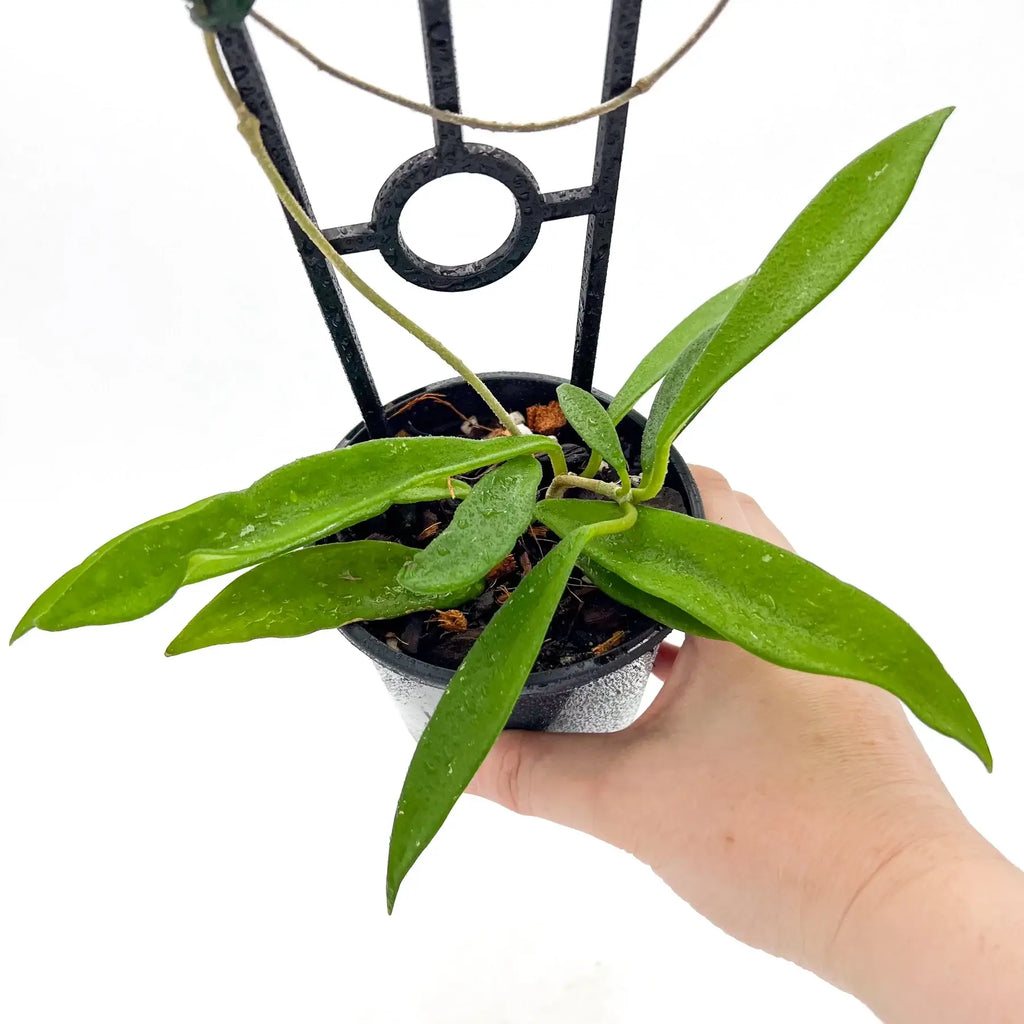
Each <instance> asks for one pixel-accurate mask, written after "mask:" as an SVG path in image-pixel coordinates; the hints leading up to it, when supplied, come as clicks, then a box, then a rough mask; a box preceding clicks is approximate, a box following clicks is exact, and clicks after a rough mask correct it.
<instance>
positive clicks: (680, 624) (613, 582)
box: [576, 551, 722, 640]
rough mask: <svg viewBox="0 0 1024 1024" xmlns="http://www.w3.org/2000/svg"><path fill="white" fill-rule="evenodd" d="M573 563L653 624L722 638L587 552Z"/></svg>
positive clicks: (717, 638) (609, 593)
mask: <svg viewBox="0 0 1024 1024" xmlns="http://www.w3.org/2000/svg"><path fill="white" fill-rule="evenodd" d="M576 564H577V565H578V566H579V567H580V568H581V569H582V570H583V571H584V572H585V573H586V574H587V577H588V578H589V579H590V581H591V582H592V583H593V584H594V586H596V587H597V588H598V589H599V590H601V591H603V592H604V593H605V594H607V595H608V596H609V597H610V598H612V599H613V600H615V601H618V602H619V604H624V605H626V606H627V607H629V608H634V609H636V611H638V612H640V613H641V614H643V615H646V616H647V617H648V618H649V619H654V621H655V622H660V623H661V624H662V625H663V626H668V627H669V628H670V629H678V630H681V631H682V632H683V633H688V634H691V635H693V636H703V637H707V638H708V639H709V640H721V639H722V638H721V637H720V636H719V635H718V634H717V633H716V632H715V631H714V630H713V629H709V628H708V627H707V626H705V625H704V623H703V622H699V621H698V620H697V619H695V618H694V617H693V616H692V615H689V614H687V613H686V612H684V611H683V610H682V609H681V608H679V607H678V606H676V605H674V604H669V602H668V601H662V600H661V598H658V597H654V596H653V595H652V594H648V593H647V591H645V590H641V589H640V588H639V587H634V586H633V585H632V584H631V583H627V582H626V581H625V580H624V579H623V578H622V577H621V576H616V575H615V573H613V572H612V571H611V570H609V569H606V568H605V567H604V566H603V565H601V563H600V562H598V561H597V560H596V559H594V558H591V557H590V556H588V555H587V553H586V551H584V552H583V554H581V555H580V557H579V558H577V559H576Z"/></svg>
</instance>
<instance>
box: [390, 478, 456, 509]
mask: <svg viewBox="0 0 1024 1024" xmlns="http://www.w3.org/2000/svg"><path fill="white" fill-rule="evenodd" d="M472 489H473V488H472V487H470V486H469V484H467V483H466V481H465V480H455V479H452V478H451V477H442V478H441V479H439V480H431V481H430V482H429V483H425V484H420V485H419V486H418V487H410V488H408V490H405V491H402V493H401V494H396V495H395V496H394V498H393V499H392V504H394V505H414V504H416V502H418V501H445V500H446V499H447V498H458V499H459V500H460V501H461V500H462V499H463V498H468V497H469V492H470V491H471V490H472Z"/></svg>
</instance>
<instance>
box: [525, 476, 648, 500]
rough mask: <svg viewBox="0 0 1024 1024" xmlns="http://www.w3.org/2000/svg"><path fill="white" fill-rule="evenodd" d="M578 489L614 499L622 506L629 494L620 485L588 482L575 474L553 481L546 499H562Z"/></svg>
mask: <svg viewBox="0 0 1024 1024" xmlns="http://www.w3.org/2000/svg"><path fill="white" fill-rule="evenodd" d="M574 487H578V488H579V489H580V490H583V491H592V492H593V493H594V494H601V495H603V496H604V497H606V498H614V499H615V500H616V501H618V502H619V503H620V504H621V503H622V502H624V501H626V499H627V497H628V494H629V492H628V491H627V492H623V490H622V488H621V487H620V486H619V485H618V484H608V483H605V482H604V481H602V480H588V479H587V478H586V477H582V476H577V475H576V474H575V473H560V474H559V475H558V476H556V477H555V479H554V480H552V481H551V485H550V486H549V487H548V489H547V492H546V493H545V495H544V497H545V498H560V497H561V496H562V495H563V494H565V492H566V491H569V490H572V488H574Z"/></svg>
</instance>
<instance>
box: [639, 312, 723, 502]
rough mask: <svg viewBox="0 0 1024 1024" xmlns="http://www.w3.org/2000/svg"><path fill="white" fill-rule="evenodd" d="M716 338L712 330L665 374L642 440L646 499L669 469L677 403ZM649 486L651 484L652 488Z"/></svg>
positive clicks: (641, 468)
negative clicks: (672, 424)
mask: <svg viewBox="0 0 1024 1024" xmlns="http://www.w3.org/2000/svg"><path fill="white" fill-rule="evenodd" d="M714 336H715V328H714V327H709V328H707V330H705V331H704V332H703V334H700V335H698V336H697V337H696V338H694V339H693V341H691V342H690V344H689V345H687V346H686V348H684V349H683V351H682V352H681V353H680V354H679V358H678V359H677V360H676V361H675V362H674V363H673V364H672V366H671V367H670V368H669V371H668V373H667V374H665V379H664V380H663V381H662V382H661V387H660V388H658V393H657V394H656V395H655V396H654V401H653V402H652V403H651V415H650V416H648V417H647V425H646V426H645V427H644V433H643V437H642V438H641V439H640V472H641V474H642V476H643V484H642V487H643V491H642V493H643V496H644V497H645V498H651V497H654V495H655V494H656V493H657V492H658V491H659V490H661V485H662V481H663V480H664V479H665V472H666V469H667V466H668V459H669V448H670V447H671V444H672V441H673V440H675V434H674V433H672V431H671V427H670V426H669V424H670V421H671V420H672V418H673V415H674V412H675V405H676V402H677V401H678V399H679V395H680V393H681V392H682V391H683V390H684V388H685V387H686V382H687V381H688V380H689V379H690V375H691V374H692V373H693V371H694V369H695V368H696V366H697V363H698V362H699V361H700V360H701V358H702V357H703V355H704V353H705V352H707V350H708V345H710V344H711V339H712V338H713V337H714ZM669 435H671V440H670V441H668V443H667V444H666V443H665V438H666V437H667V436H669ZM648 482H651V486H650V488H648Z"/></svg>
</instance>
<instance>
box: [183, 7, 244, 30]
mask: <svg viewBox="0 0 1024 1024" xmlns="http://www.w3.org/2000/svg"><path fill="white" fill-rule="evenodd" d="M254 3H255V0H193V2H192V3H191V5H190V6H191V8H192V10H191V14H192V20H193V21H194V22H195V23H196V24H197V25H198V26H199V27H200V28H203V29H206V31H207V32H216V31H217V30H218V29H222V28H235V27H237V26H238V25H241V24H242V22H243V21H244V20H245V16H246V15H247V14H248V13H249V11H250V10H251V9H252V5H253V4H254Z"/></svg>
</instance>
